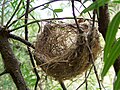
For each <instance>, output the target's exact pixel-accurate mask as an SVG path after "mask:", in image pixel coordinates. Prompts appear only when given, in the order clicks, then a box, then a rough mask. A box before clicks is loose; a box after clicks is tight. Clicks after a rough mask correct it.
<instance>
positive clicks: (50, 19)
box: [9, 17, 89, 32]
mask: <svg viewBox="0 0 120 90" xmlns="http://www.w3.org/2000/svg"><path fill="white" fill-rule="evenodd" d="M63 19H74V17H63V18H49V19H41V20H35V21H32V22H29V23H27V24H24V25H22V26H20V27H17V28H14V29H12V30H9V32H12V31H15V30H17V29H20V28H23V27H25V26H27V25H30V24H33V23H37V22H42V21H46V22H48V21H52V20H63ZM76 19H81V18H76ZM86 20H89V19H86Z"/></svg>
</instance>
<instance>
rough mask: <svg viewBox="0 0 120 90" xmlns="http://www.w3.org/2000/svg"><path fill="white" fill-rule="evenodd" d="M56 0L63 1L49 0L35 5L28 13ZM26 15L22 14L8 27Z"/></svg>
mask: <svg viewBox="0 0 120 90" xmlns="http://www.w3.org/2000/svg"><path fill="white" fill-rule="evenodd" d="M56 1H61V0H52V1H49V2H47V3H44V4H42V5H39V6H36V7H34V8H31V9H29V11H28V13H30V12H32V11H33V10H35V9H37V8H39V7H41V6H44V5H46V4H50V3H52V2H56ZM24 15H25V14H23V15H21V16H20V17H19V18H18V19H16V20H14V21H13V22H12V23H11V24H10V25H9V26H8V28H9V27H10V26H11V25H13V24H14V23H16V22H17V21H18V20H19V19H21V18H22V17H23V16H24Z"/></svg>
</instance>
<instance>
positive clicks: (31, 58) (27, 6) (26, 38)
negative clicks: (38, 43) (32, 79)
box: [25, 0, 40, 90]
mask: <svg viewBox="0 0 120 90" xmlns="http://www.w3.org/2000/svg"><path fill="white" fill-rule="evenodd" d="M29 5H30V0H27V5H26V13H25V24H27V22H28V12H29ZM25 40H27V41H28V26H27V25H26V26H25ZM27 49H28V52H29V56H30V60H31V63H32V66H33V68H34V72H35V74H36V77H37V80H36V84H35V90H37V85H38V82H39V80H40V77H39V74H38V71H37V69H36V68H35V63H34V59H33V56H32V53H31V50H30V48H29V47H27Z"/></svg>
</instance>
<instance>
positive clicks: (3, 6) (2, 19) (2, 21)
mask: <svg viewBox="0 0 120 90" xmlns="http://www.w3.org/2000/svg"><path fill="white" fill-rule="evenodd" d="M5 2H6V0H4V1H3V4H2V15H1V25H2V26H3V25H4V9H5Z"/></svg>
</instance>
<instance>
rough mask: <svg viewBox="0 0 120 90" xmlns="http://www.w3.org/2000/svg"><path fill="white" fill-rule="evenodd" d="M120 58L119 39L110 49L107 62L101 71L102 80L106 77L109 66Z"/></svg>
mask: <svg viewBox="0 0 120 90" xmlns="http://www.w3.org/2000/svg"><path fill="white" fill-rule="evenodd" d="M119 56H120V39H118V41H117V42H116V43H115V44H114V45H113V47H112V48H111V52H109V57H108V58H107V60H108V61H107V62H106V63H105V65H104V68H103V71H102V75H101V76H102V78H103V77H104V76H105V75H106V73H107V72H108V70H109V68H110V67H111V65H113V64H114V62H115V60H116V59H117V58H118V57H119Z"/></svg>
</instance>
